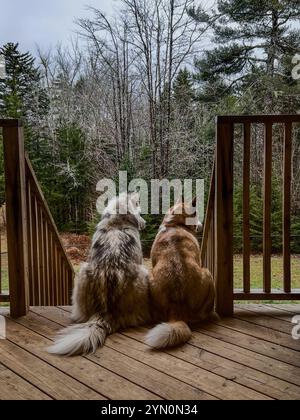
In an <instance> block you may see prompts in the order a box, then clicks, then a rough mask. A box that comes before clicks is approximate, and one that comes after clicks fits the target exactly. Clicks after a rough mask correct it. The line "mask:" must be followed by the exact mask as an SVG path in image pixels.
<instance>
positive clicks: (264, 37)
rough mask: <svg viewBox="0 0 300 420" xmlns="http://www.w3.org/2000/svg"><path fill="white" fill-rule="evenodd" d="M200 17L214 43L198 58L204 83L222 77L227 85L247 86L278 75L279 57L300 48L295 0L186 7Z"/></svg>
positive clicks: (233, 0)
mask: <svg viewBox="0 0 300 420" xmlns="http://www.w3.org/2000/svg"><path fill="white" fill-rule="evenodd" d="M190 14H191V15H192V16H193V17H194V18H195V19H196V20H197V21H199V22H202V23H208V22H210V24H211V26H212V28H213V33H214V38H213V42H214V43H215V44H216V45H217V46H216V47H215V48H213V49H212V50H208V51H206V52H205V54H204V56H203V57H202V58H201V59H200V60H198V62H197V67H198V69H199V75H200V78H201V80H202V81H204V82H211V83H212V82H213V83H215V82H216V80H218V79H219V77H221V78H225V79H227V82H228V83H227V87H229V88H231V87H233V86H236V85H237V84H238V86H241V85H242V84H243V83H244V84H246V85H248V86H249V85H250V84H251V83H252V82H253V80H257V78H261V76H262V75H264V76H266V77H267V78H271V79H272V78H274V77H275V76H276V75H278V74H280V64H281V63H282V61H283V59H284V57H286V56H290V57H292V56H293V55H294V54H295V53H296V52H297V51H298V48H299V44H300V31H299V29H296V26H295V27H294V26H293V23H295V22H299V19H300V4H299V1H298V0H266V1H261V0H219V1H218V8H217V10H212V11H211V12H210V13H206V12H204V10H203V9H202V8H198V9H196V8H194V9H192V10H190Z"/></svg>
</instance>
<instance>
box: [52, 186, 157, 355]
mask: <svg viewBox="0 0 300 420" xmlns="http://www.w3.org/2000/svg"><path fill="white" fill-rule="evenodd" d="M140 213H141V209H140V205H139V195H138V194H137V193H132V194H128V195H127V194H121V195H120V196H119V197H117V198H115V199H113V200H111V201H110V203H109V204H108V206H107V208H106V209H105V211H104V213H103V215H102V220H101V222H100V223H99V225H98V226H97V230H96V233H95V235H94V238H93V243H92V247H91V250H90V254H89V258H88V261H87V263H86V264H84V265H83V266H82V267H81V270H80V272H79V274H78V275H77V277H76V279H75V287H74V291H73V309H72V320H73V321H74V322H75V323H76V324H75V325H72V326H70V327H68V328H65V329H64V330H62V331H61V332H60V334H59V335H58V337H57V339H56V341H55V343H54V345H53V346H51V347H50V348H49V349H48V351H49V352H50V353H53V354H58V355H68V356H72V355H78V354H87V353H90V352H95V351H96V350H97V348H98V347H100V346H103V344H104V342H105V339H106V337H107V335H109V334H112V333H114V332H116V331H118V330H120V329H123V328H128V327H135V326H140V325H143V324H145V323H147V322H149V321H150V314H149V302H148V297H149V278H148V271H147V269H146V268H145V267H144V266H143V265H142V264H143V255H142V248H141V241H140V235H139V231H140V230H141V229H143V228H144V227H145V221H144V219H143V218H142V217H141V216H140Z"/></svg>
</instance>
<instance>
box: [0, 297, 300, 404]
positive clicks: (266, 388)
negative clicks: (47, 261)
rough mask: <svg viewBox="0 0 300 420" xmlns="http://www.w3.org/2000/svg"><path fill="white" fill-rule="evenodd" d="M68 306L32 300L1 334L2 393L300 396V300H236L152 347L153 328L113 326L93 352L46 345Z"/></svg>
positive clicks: (88, 396)
mask: <svg viewBox="0 0 300 420" xmlns="http://www.w3.org/2000/svg"><path fill="white" fill-rule="evenodd" d="M69 310H70V308H68V307H62V308H56V307H54V308H32V310H31V312H30V313H29V315H28V316H27V317H24V318H20V319H18V320H12V319H10V318H9V317H8V315H7V310H2V309H0V314H1V315H5V316H6V317H7V340H0V399H4V400H5V399H85V400H88V399H99V400H101V399H123V400H125V399H131V400H136V399H146V400H149V399H158V400H159V399H167V400H172V399H177V400H187V399H191V400H201V399H202V400H203V399H224V400H226V399H227V400H229V399H233V400H238V399H254V400H255V399H278V400H281V399H290V400H298V399H300V341H296V340H292V338H291V329H292V324H291V319H292V317H293V316H294V315H295V314H300V305H254V304H253V305H236V311H235V315H234V317H233V318H225V319H222V320H221V321H220V322H218V323H210V324H203V325H201V326H199V327H198V328H197V329H196V330H195V331H194V334H193V338H192V340H191V341H190V342H189V343H188V344H186V345H185V346H182V347H180V348H178V349H169V350H168V351H165V352H154V351H151V350H150V349H149V348H148V347H147V346H146V345H145V344H144V343H143V336H144V334H145V331H146V330H147V329H145V328H139V329H134V330H129V331H125V332H123V333H119V334H114V335H113V336H111V337H109V338H108V340H107V343H106V345H105V347H104V348H102V349H99V350H98V351H97V352H96V354H95V355H89V356H86V357H76V358H72V359H68V358H59V357H55V356H52V355H49V354H48V353H47V352H46V351H45V349H46V347H47V346H48V345H49V344H50V343H51V340H52V339H53V336H54V335H55V333H56V332H57V331H58V330H59V329H60V328H61V327H62V326H65V325H68V323H69V313H68V312H69Z"/></svg>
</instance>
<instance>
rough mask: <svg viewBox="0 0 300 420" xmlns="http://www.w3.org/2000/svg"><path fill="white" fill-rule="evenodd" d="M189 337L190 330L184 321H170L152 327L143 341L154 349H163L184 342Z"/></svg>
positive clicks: (190, 335)
mask: <svg viewBox="0 0 300 420" xmlns="http://www.w3.org/2000/svg"><path fill="white" fill-rule="evenodd" d="M191 337H192V332H191V330H190V328H189V326H188V325H187V324H186V323H185V322H183V321H174V322H173V321H171V322H167V323H163V324H159V325H157V326H156V327H154V328H152V329H151V330H150V331H149V333H148V334H147V335H146V338H145V343H146V344H147V345H148V346H150V347H153V348H155V349H165V348H167V347H176V346H179V345H180V344H184V343H186V342H187V341H188V340H189V339H190V338H191Z"/></svg>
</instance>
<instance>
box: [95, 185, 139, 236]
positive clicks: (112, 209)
mask: <svg viewBox="0 0 300 420" xmlns="http://www.w3.org/2000/svg"><path fill="white" fill-rule="evenodd" d="M112 217H114V219H117V220H116V221H117V222H118V221H120V220H121V219H122V220H123V221H124V222H126V221H127V222H130V223H131V224H136V225H137V227H138V228H139V230H142V229H144V228H145V226H146V222H145V220H144V219H143V218H142V217H141V206H140V195H139V193H138V192H132V193H128V194H127V193H122V194H120V195H119V196H118V197H115V198H113V199H112V200H111V201H110V202H109V203H108V205H107V207H106V209H105V210H104V212H103V214H102V219H107V218H112Z"/></svg>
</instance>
